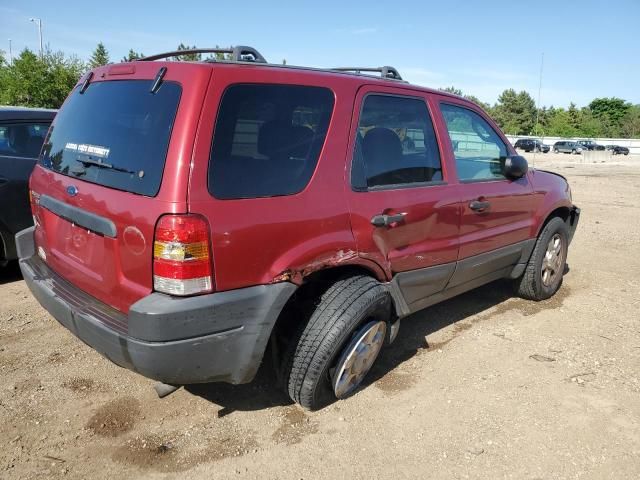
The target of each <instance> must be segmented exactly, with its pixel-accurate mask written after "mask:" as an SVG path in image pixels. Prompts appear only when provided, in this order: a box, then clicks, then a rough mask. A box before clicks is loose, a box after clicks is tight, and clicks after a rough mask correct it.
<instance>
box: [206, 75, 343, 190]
mask: <svg viewBox="0 0 640 480" xmlns="http://www.w3.org/2000/svg"><path fill="white" fill-rule="evenodd" d="M332 110H333V93H332V92H331V90H328V89H326V88H320V87H308V86H294V85H233V86H231V87H229V88H228V89H227V90H226V91H225V93H224V96H223V98H222V102H221V105H220V112H219V114H218V120H217V123H216V128H215V133H214V138H213V145H212V148H211V159H210V163H209V191H210V192H211V193H212V194H213V196H214V197H216V198H220V199H236V198H255V197H271V196H277V195H291V194H294V193H298V192H300V191H302V190H303V189H304V187H305V186H306V185H307V183H308V182H309V179H310V178H311V175H312V174H313V171H314V169H315V166H316V163H317V161H318V156H319V155H320V151H321V150H322V145H323V143H324V139H325V136H326V134H327V129H328V127H329V120H330V118H331V112H332Z"/></svg>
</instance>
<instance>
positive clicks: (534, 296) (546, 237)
mask: <svg viewBox="0 0 640 480" xmlns="http://www.w3.org/2000/svg"><path fill="white" fill-rule="evenodd" d="M568 246H569V235H568V230H567V224H566V223H565V222H564V220H562V218H559V217H554V218H552V219H551V220H550V221H549V223H547V225H546V226H545V227H544V229H543V230H542V232H541V233H540V235H539V236H538V239H537V240H536V245H535V247H534V249H533V253H532V254H531V258H530V259H529V262H528V263H527V267H526V268H525V271H524V274H523V275H522V277H520V278H519V279H518V280H517V284H516V286H517V291H518V295H519V296H521V297H522V298H527V299H529V300H545V299H547V298H550V297H552V296H553V295H554V294H555V293H556V292H557V291H558V290H559V289H560V286H561V285H562V277H563V276H564V269H565V265H566V262H567V249H568Z"/></svg>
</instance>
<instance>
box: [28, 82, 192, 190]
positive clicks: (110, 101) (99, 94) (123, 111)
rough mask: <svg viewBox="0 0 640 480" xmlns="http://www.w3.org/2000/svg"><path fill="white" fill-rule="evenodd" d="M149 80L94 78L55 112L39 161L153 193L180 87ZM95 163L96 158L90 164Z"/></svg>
mask: <svg viewBox="0 0 640 480" xmlns="http://www.w3.org/2000/svg"><path fill="white" fill-rule="evenodd" d="M152 83H153V81H152V80H118V81H110V82H94V83H91V84H90V85H89V88H87V90H86V91H85V92H84V93H83V94H80V93H79V91H78V89H76V90H75V91H74V92H73V93H72V94H71V96H70V98H69V99H68V100H67V102H66V103H65V105H64V107H63V108H62V110H61V111H60V112H59V113H58V115H57V117H56V121H55V124H54V126H53V128H52V129H51V135H50V137H49V139H48V141H47V142H46V143H45V148H44V149H43V156H42V159H41V160H40V162H41V164H42V165H43V166H45V167H46V168H50V169H52V170H55V171H56V172H59V173H62V174H63V175H70V176H75V177H78V178H81V179H82V180H86V181H88V182H92V183H98V184H100V185H104V186H107V187H112V188H117V189H119V190H126V191H129V192H133V193H139V194H142V195H148V196H153V195H155V194H156V193H157V192H158V189H159V188H160V182H161V180H162V172H163V170H164V164H165V160H166V156H167V148H168V146H169V139H170V137H171V128H172V126H173V121H174V119H175V116H176V110H177V109H178V103H179V101H180V93H181V88H180V86H179V85H178V84H176V83H173V82H164V83H162V85H161V86H160V89H159V90H158V91H157V92H156V93H151V92H150V91H149V90H150V88H151V85H152ZM95 163H101V164H102V167H101V166H96V165H95Z"/></svg>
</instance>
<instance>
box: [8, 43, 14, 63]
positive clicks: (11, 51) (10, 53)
mask: <svg viewBox="0 0 640 480" xmlns="http://www.w3.org/2000/svg"><path fill="white" fill-rule="evenodd" d="M9 65H13V50H11V39H9Z"/></svg>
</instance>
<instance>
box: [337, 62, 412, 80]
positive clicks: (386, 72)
mask: <svg viewBox="0 0 640 480" xmlns="http://www.w3.org/2000/svg"><path fill="white" fill-rule="evenodd" d="M332 70H337V71H339V72H353V73H358V74H359V73H363V72H364V73H369V72H371V73H379V74H380V76H381V77H382V78H390V79H392V80H402V77H401V76H400V73H398V70H396V69H395V68H393V67H390V66H389V65H385V66H384V67H337V68H332Z"/></svg>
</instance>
